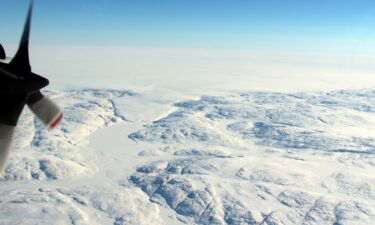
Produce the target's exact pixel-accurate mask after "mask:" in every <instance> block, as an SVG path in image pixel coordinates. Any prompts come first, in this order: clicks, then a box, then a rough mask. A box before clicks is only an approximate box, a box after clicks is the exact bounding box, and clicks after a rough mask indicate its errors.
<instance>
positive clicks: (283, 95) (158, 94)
mask: <svg viewBox="0 0 375 225" xmlns="http://www.w3.org/2000/svg"><path fill="white" fill-rule="evenodd" d="M46 49H47V48H46ZM60 50H61V51H63V50H62V49H60ZM44 51H45V49H44V48H40V49H39V53H38V54H39V55H36V56H35V58H36V68H42V66H43V64H42V63H41V61H42V60H41V59H45V57H43V56H42V55H43V53H44ZM65 51H67V50H65ZM90 51H93V52H94V50H90V49H86V52H85V54H86V55H90V54H87V52H90ZM113 51H114V50H113V49H112V50H110V51H109V50H108V52H106V51H104V55H102V56H100V57H99V58H100V60H99V59H97V57H95V59H87V61H84V62H82V65H75V64H73V65H74V67H75V69H76V70H78V71H80V72H82V73H83V75H82V76H83V77H86V76H89V74H90V72H92V71H84V70H80V68H81V69H85V65H86V66H87V65H93V64H92V63H93V62H96V61H95V60H99V61H100V62H103V64H104V65H100V66H97V68H98V70H99V71H96V73H95V74H94V75H93V77H92V79H88V80H86V81H84V79H81V80H79V79H78V80H77V82H76V83H75V82H74V81H75V80H74V79H75V76H76V75H77V74H75V75H72V73H73V72H74V71H73V70H72V69H66V71H65V72H66V74H67V75H66V78H59V74H63V72H64V71H59V74H58V75H52V82H53V80H55V83H56V84H55V90H53V89H52V88H51V89H48V90H47V91H45V93H46V94H47V95H49V96H50V97H51V98H53V99H54V100H55V101H56V102H58V103H59V104H60V105H61V106H63V107H64V112H65V119H64V120H63V122H62V124H61V126H60V127H58V128H57V129H56V130H53V131H51V132H49V131H47V130H46V129H44V128H43V127H42V125H41V123H40V122H39V121H37V120H36V119H35V118H34V117H33V116H32V114H31V113H30V112H29V111H28V110H25V112H24V114H23V115H22V118H21V120H20V122H19V127H18V131H17V137H16V140H15V142H14V149H13V151H12V154H11V157H10V160H9V165H8V167H7V168H6V171H5V176H4V179H3V181H2V183H1V185H0V224H7V225H8V224H59V225H60V224H77V225H79V224H90V225H91V224H113V225H122V224H168V225H169V224H172V225H173V224H230V225H234V224H264V225H265V224H268V225H271V224H275V225H276V224H278V225H279V224H334V225H338V224H375V129H374V127H375V88H374V87H375V79H373V78H372V77H371V76H369V74H370V72H372V69H371V67H366V66H364V65H363V64H361V65H359V66H358V65H357V64H355V66H353V67H351V69H347V70H345V71H346V73H345V74H344V75H342V79H339V77H340V71H341V70H342V68H341V67H340V68H341V69H337V70H335V69H334V68H336V67H337V65H338V64H337V62H336V63H334V64H332V65H331V64H329V63H328V64H327V65H326V66H322V64H319V63H317V62H316V60H317V59H319V60H321V59H320V58H319V57H317V59H316V60H315V61H314V60H312V59H311V58H308V60H307V59H306V60H307V61H309V62H310V61H311V62H313V63H312V65H306V64H303V65H302V64H301V61H302V59H299V58H298V57H295V58H298V60H292V59H289V61H288V63H284V62H281V63H280V61H278V60H275V59H274V60H273V61H271V62H270V58H269V56H262V57H255V56H252V55H251V54H244V53H243V54H238V53H228V54H223V53H222V54H219V53H218V52H213V51H208V52H199V53H195V55H194V54H193V55H192V54H191V53H189V54H187V53H186V52H182V53H181V52H180V51H177V53H179V54H177V53H176V54H175V55H176V56H175V57H172V55H174V54H171V52H170V51H171V50H169V51H168V52H167V53H166V52H165V50H152V51H151V50H149V51H147V50H145V49H141V50H138V51H140V52H141V53H142V54H143V55H142V54H140V53H138V54H135V53H134V52H137V51H136V50H135V49H132V50H131V51H130V53H132V54H135V59H132V60H133V61H134V65H133V69H134V71H137V70H138V69H139V70H141V69H140V68H144V67H142V64H148V63H150V62H152V63H151V65H153V64H157V66H154V67H153V66H151V68H144V70H141V72H139V73H140V74H137V73H136V72H134V71H133V72H131V71H121V70H119V69H118V68H119V67H117V66H112V67H110V65H108V64H110V63H108V62H107V63H106V62H105V61H104V59H102V58H101V57H103V58H105V57H108V56H109V55H110V52H112V53H113ZM116 51H118V50H116ZM116 51H115V53H116ZM77 52H78V51H77ZM80 52H82V51H80ZM130 53H124V54H123V55H121V54H120V53H118V52H117V54H120V55H121V56H122V59H129V60H130V57H128V55H129V54H130ZM78 54H79V53H78ZM82 54H83V53H82ZM106 54H108V55H106ZM215 55H217V56H215ZM157 56H160V58H158V59H156V58H157ZM250 56H252V57H250ZM258 56H259V55H258ZM76 57H78V56H76ZM272 57H274V56H272ZM277 57H279V58H280V59H282V58H283V56H277ZM52 58H53V57H52ZM56 58H58V57H55V60H56ZM118 58H121V57H116V60H117V59H118ZM141 59H143V61H142V60H141ZM154 59H155V61H153V60H154ZM186 59H190V61H186ZM50 60H51V61H53V59H50ZM69 60H71V61H69ZM74 60H75V58H73V59H66V60H65V61H64V63H66V64H67V65H70V64H71V63H73V61H74ZM116 60H115V62H112V63H116V62H117V61H116ZM158 60H159V61H158ZM285 60H286V59H285ZM335 60H336V59H335ZM56 61H58V60H56ZM124 61H126V60H124ZM183 61H185V62H187V65H185V66H183V67H182V66H181V65H183ZM255 61H256V62H255ZM286 61H287V60H286ZM58 62H60V63H61V61H58ZM168 62H171V65H172V66H174V67H176V68H174V71H169V70H165V69H164V68H165V66H167V64H168ZM223 62H225V63H223ZM267 62H270V64H267ZM339 62H340V63H342V64H345V63H346V61H345V60H341V61H340V60H339ZM127 63H128V62H127ZM189 63H190V66H189ZM206 64H207V65H208V66H205V65H206ZM248 64H250V65H253V66H252V67H251V66H248ZM199 65H200V67H199ZM214 65H218V68H216V70H217V71H218V75H217V77H215V76H214V75H213V73H214V71H215V68H214ZM267 65H269V66H267ZM317 65H319V66H317ZM328 65H331V66H328ZM345 65H346V64H345ZM352 65H353V64H352ZM54 66H56V67H58V68H62V67H59V66H58V65H54ZM54 66H51V65H49V67H48V70H53V67H54ZM127 66H130V65H127ZM143 66H144V65H143ZM180 66H181V67H180ZM194 66H195V67H194ZM294 66H295V67H294ZM315 66H316V67H317V68H315ZM124 67H126V65H124ZM102 68H112V69H113V70H114V71H110V72H111V74H109V75H108V77H107V78H108V79H109V78H113V79H115V81H113V80H112V81H111V80H110V79H109V81H108V82H114V83H116V84H115V85H111V84H110V83H101V81H103V80H105V78H106V75H105V74H104V73H105V71H104V69H102ZM152 68H156V69H155V71H154V73H152V72H153V70H152ZM230 68H233V70H232V72H233V71H234V72H233V73H231V70H230ZM293 68H294V69H295V71H294V72H293ZM311 68H315V69H314V70H311ZM347 68H348V67H347ZM356 68H362V70H361V69H357V70H356ZM363 68H365V69H363ZM91 69H93V68H91ZM63 70H64V69H63ZM70 70H71V71H70ZM102 70H103V71H102ZM145 70H147V75H146V72H145ZM184 70H187V71H185V73H191V75H192V76H191V77H186V76H188V75H187V74H184V76H183V77H181V76H177V75H176V76H172V75H161V74H162V73H163V72H169V73H171V74H172V72H174V73H176V74H179V73H180V72H181V73H183V71H184ZM319 71H320V73H318V72H319ZM334 71H335V72H334ZM37 72H39V71H37ZM46 72H48V71H41V72H40V73H41V74H48V73H46ZM204 72H206V73H207V74H208V76H204V77H202V79H200V80H199V79H198V78H199V76H203V73H204ZM236 72H239V74H238V75H236V74H235V73H236ZM313 72H317V74H314V73H313ZM330 72H332V75H331V76H328V75H327V74H330ZM128 73H129V74H132V76H131V78H129V77H127V76H126V74H128ZM142 73H144V74H142ZM98 74H102V77H101V76H99V75H98ZM116 74H117V75H116ZM119 74H124V75H123V77H119V76H120V75H119ZM153 74H154V75H155V77H153V76H152V75H153ZM226 74H227V75H226ZM246 74H249V76H246ZM257 74H262V75H264V76H259V75H257ZM267 74H268V75H267ZM297 74H299V76H298V75H297ZM304 74H306V75H304ZM142 76H143V77H142ZM103 77H104V78H103ZM214 77H215V78H214ZM294 78H295V79H294ZM69 80H70V81H69ZM335 81H337V82H335ZM351 81H352V82H351ZM69 82H70V83H69ZM254 82H255V84H254ZM236 83H237V84H238V88H236ZM72 84H74V85H73V86H74V87H73V88H72V87H71V86H72ZM205 85H207V86H205ZM67 86H69V87H67ZM89 86H93V87H94V88H87V87H89ZM98 86H100V87H98Z"/></svg>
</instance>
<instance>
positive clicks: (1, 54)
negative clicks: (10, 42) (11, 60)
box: [0, 44, 7, 60]
mask: <svg viewBox="0 0 375 225" xmlns="http://www.w3.org/2000/svg"><path fill="white" fill-rule="evenodd" d="M6 57H7V56H6V54H5V50H4V48H3V46H2V45H1V44H0V59H3V60H5V59H6Z"/></svg>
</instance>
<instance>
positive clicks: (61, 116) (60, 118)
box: [50, 113, 64, 129]
mask: <svg viewBox="0 0 375 225" xmlns="http://www.w3.org/2000/svg"><path fill="white" fill-rule="evenodd" d="M63 117H64V113H61V114H60V116H59V117H57V119H56V120H55V121H53V123H52V124H51V126H50V128H51V129H53V128H55V127H56V126H57V124H59V123H60V121H61V120H62V119H63Z"/></svg>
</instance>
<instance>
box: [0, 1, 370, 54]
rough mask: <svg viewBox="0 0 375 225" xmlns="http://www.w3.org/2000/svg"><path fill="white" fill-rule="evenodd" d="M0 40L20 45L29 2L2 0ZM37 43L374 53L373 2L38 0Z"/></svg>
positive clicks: (34, 30)
mask: <svg viewBox="0 0 375 225" xmlns="http://www.w3.org/2000/svg"><path fill="white" fill-rule="evenodd" d="M0 4H1V8H2V9H3V10H2V12H1V14H0V42H1V43H6V44H15V43H17V42H18V40H19V36H20V33H21V30H22V27H23V23H24V19H25V15H26V11H27V7H28V1H26V0H22V1H21V0H14V1H9V0H0ZM31 42H32V43H33V44H36V45H79V46H81V45H84V46H125V47H153V48H203V49H205V48H208V49H231V50H232V49H233V50H256V51H291V52H300V51H302V52H304V51H312V52H314V51H316V52H328V53H330V52H370V53H371V52H375V1H370V0H368V1H363V0H358V1H348V0H329V1H327V0H315V1H305V0H215V1H214V0H158V1H155V0H95V1H92V0H64V1H47V0H44V1H42V0H35V1H34V17H33V25H32V34H31Z"/></svg>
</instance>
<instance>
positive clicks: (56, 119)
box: [26, 91, 64, 129]
mask: <svg viewBox="0 0 375 225" xmlns="http://www.w3.org/2000/svg"><path fill="white" fill-rule="evenodd" d="M26 104H27V106H28V107H29V108H30V109H31V111H32V112H33V113H34V114H35V115H36V116H37V117H38V118H39V119H40V120H41V121H42V122H43V124H44V125H46V126H47V127H48V128H50V129H53V128H55V127H56V126H57V125H58V124H59V123H60V121H61V120H62V118H63V116H64V114H63V112H62V110H61V109H60V108H59V107H58V106H57V105H56V104H55V103H54V102H53V101H52V100H51V99H49V98H47V97H45V96H43V94H42V93H41V92H40V91H37V92H34V93H32V94H30V95H29V96H28V98H27V101H26Z"/></svg>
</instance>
